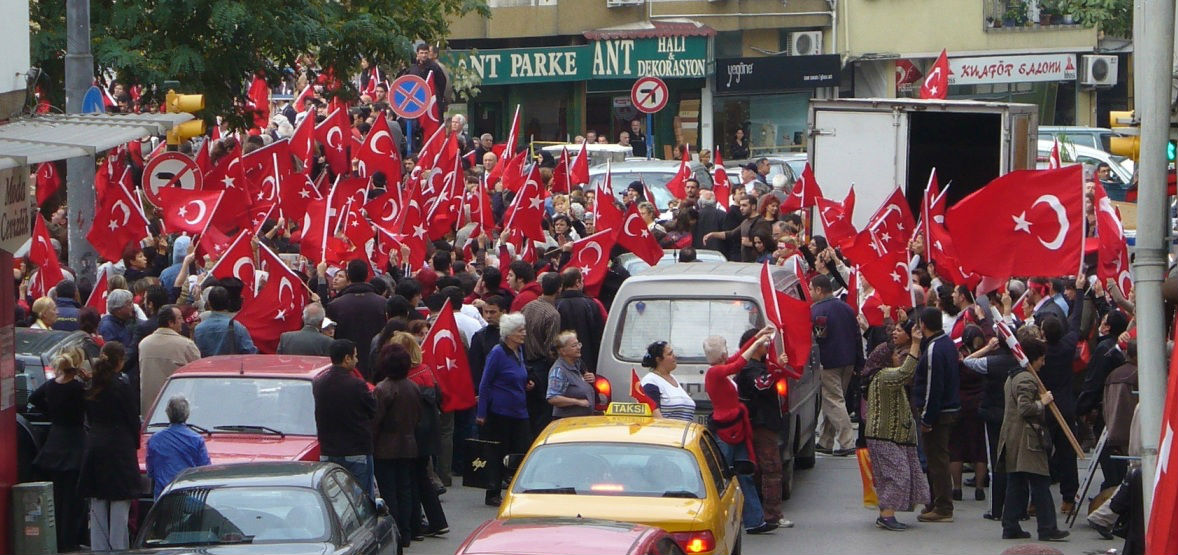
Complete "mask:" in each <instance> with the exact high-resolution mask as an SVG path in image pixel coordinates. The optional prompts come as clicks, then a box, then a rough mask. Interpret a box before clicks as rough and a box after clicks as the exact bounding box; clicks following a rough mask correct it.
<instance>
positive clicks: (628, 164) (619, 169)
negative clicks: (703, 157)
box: [589, 160, 706, 174]
mask: <svg viewBox="0 0 1178 555" xmlns="http://www.w3.org/2000/svg"><path fill="white" fill-rule="evenodd" d="M679 164H680V162H679V160H626V161H625V162H617V163H613V164H610V165H609V170H610V172H612V173H633V172H644V171H645V172H666V173H675V172H677V171H679ZM687 167H689V168H691V171H693V172H694V171H698V170H701V169H702V170H706V168H704V165H703V164H701V163H699V162H696V161H695V160H692V161H690V162H688V163H687ZM605 170H606V166H594V167H592V168H589V173H590V174H598V173H605Z"/></svg>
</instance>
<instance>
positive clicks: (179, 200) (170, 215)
mask: <svg viewBox="0 0 1178 555" xmlns="http://www.w3.org/2000/svg"><path fill="white" fill-rule="evenodd" d="M159 196H160V211H161V212H163V216H164V226H166V227H167V229H168V232H170V233H176V232H178V231H183V232H187V233H192V234H196V235H199V234H201V233H203V232H204V230H205V228H206V227H208V226H209V223H211V222H212V221H213V214H215V213H216V212H217V206H218V205H219V204H220V203H221V198H222V197H224V196H225V191H189V190H187V189H181V188H179V187H169V188H167V189H161V190H160V192H159Z"/></svg>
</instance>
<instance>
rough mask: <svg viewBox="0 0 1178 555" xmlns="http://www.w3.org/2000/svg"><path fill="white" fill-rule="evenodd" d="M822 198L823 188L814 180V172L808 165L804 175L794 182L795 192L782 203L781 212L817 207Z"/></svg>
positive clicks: (803, 172) (803, 169) (803, 170)
mask: <svg viewBox="0 0 1178 555" xmlns="http://www.w3.org/2000/svg"><path fill="white" fill-rule="evenodd" d="M822 197H823V195H822V188H821V187H819V186H818V181H816V180H815V179H814V170H812V169H810V164H809V163H807V164H806V167H804V168H802V175H801V176H799V177H798V180H797V181H795V182H794V190H793V192H791V193H790V194H789V196H788V197H786V198H785V202H783V203H781V212H782V213H785V212H794V211H796V210H801V209H803V208H809V207H811V206H817V205H818V199H820V198H822Z"/></svg>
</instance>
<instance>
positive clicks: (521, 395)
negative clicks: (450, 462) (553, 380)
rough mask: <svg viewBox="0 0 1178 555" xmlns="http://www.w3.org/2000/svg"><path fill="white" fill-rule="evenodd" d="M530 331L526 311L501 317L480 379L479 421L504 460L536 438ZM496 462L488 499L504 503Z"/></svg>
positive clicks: (493, 503) (489, 502)
mask: <svg viewBox="0 0 1178 555" xmlns="http://www.w3.org/2000/svg"><path fill="white" fill-rule="evenodd" d="M526 336H527V332H526V331H525V330H524V315H523V314H520V313H518V312H512V313H511V314H506V315H504V316H502V317H500V318H499V337H500V343H499V344H498V345H496V346H495V348H494V349H491V352H490V354H488V355H487V363H486V366H485V367H484V368H483V379H482V380H481V381H480V383H479V396H478V399H479V404H478V412H477V413H476V416H475V423H477V424H478V425H479V426H480V427H481V428H480V436H481V437H482V439H486V440H490V441H495V442H498V452H497V453H496V456H497V457H498V458H499V460H502V459H503V457H504V456H506V455H507V454H508V453H525V452H527V450H528V447H529V445H530V444H531V442H532V431H531V425H530V420H529V419H528V403H527V392H528V391H529V390H531V389H532V388H533V387H535V383H534V382H532V381H531V380H529V379H528V369H527V366H526V365H525V364H524V358H523V345H524V339H525V337H526ZM501 470H502V469H501V468H500V467H499V466H498V465H492V471H491V472H490V474H491V476H490V477H489V480H490V481H491V487H490V488H488V489H487V493H486V497H485V499H484V502H485V503H486V504H487V505H490V506H492V507H498V506H499V504H500V503H502V501H503V500H502V498H501V497H500V496H499V492H500V490H499V487H498V485H499V484H500V482H502V480H503V477H502V476H501V475H498V472H497V471H501Z"/></svg>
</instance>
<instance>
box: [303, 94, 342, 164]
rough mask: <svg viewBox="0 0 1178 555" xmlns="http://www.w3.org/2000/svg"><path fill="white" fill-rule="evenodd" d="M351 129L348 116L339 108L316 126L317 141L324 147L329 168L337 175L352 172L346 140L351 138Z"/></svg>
mask: <svg viewBox="0 0 1178 555" xmlns="http://www.w3.org/2000/svg"><path fill="white" fill-rule="evenodd" d="M308 117H310V116H308ZM350 128H351V125H350V124H349V123H348V116H347V114H346V113H345V112H344V110H343V109H339V108H337V109H336V110H335V111H333V112H332V113H330V114H328V116H327V119H325V120H323V122H322V123H320V124H319V125H316V126H315V140H316V141H319V142H320V143H321V144H322V145H323V157H324V158H327V165H328V167H330V168H331V172H332V173H334V174H336V175H341V174H345V173H348V172H349V171H351V170H352V159H351V157H350V156H349V155H348V141H347V140H345V139H346V138H347V137H349V136H351V133H350V132H349V129H350Z"/></svg>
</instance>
